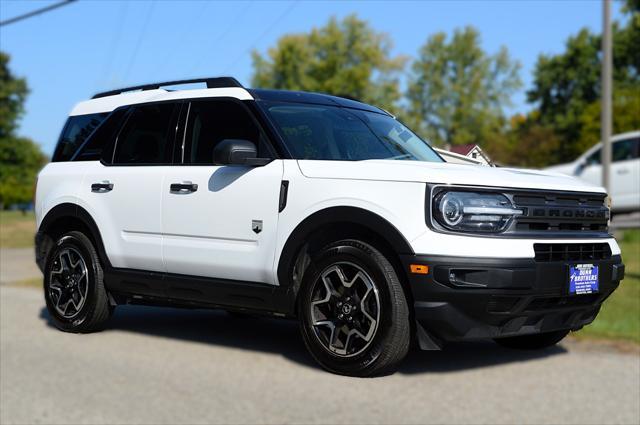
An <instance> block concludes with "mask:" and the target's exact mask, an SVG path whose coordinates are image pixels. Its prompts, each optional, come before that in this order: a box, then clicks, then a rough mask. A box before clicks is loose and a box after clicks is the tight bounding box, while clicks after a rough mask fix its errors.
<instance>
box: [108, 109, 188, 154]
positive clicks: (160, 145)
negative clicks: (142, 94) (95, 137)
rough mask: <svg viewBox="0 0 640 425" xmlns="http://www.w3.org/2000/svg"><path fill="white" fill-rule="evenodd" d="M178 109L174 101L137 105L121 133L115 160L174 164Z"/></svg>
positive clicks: (117, 142)
mask: <svg viewBox="0 0 640 425" xmlns="http://www.w3.org/2000/svg"><path fill="white" fill-rule="evenodd" d="M174 109H175V108H174V104H168V103H161V104H154V105H143V106H138V107H135V108H134V110H133V112H132V113H131V114H130V115H129V118H128V119H127V121H126V124H125V125H124V127H123V128H122V131H121V132H120V134H119V135H118V140H117V141H116V148H115V154H114V157H113V163H114V164H166V163H170V162H171V159H170V158H171V154H172V147H173V139H174V136H175V124H174V125H172V121H173V115H174V114H173V112H174ZM172 130H174V131H172Z"/></svg>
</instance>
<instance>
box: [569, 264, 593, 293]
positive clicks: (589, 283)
mask: <svg viewBox="0 0 640 425" xmlns="http://www.w3.org/2000/svg"><path fill="white" fill-rule="evenodd" d="M596 292H598V266H594V265H593V264H576V265H575V266H570V267H569V294H571V295H581V294H594V293H596Z"/></svg>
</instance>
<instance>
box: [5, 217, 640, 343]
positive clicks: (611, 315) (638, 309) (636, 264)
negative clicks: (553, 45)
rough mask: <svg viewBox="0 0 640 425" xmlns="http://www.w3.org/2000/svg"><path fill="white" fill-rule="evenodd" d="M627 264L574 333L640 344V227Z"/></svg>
mask: <svg viewBox="0 0 640 425" xmlns="http://www.w3.org/2000/svg"><path fill="white" fill-rule="evenodd" d="M34 232H35V218H34V216H33V213H32V212H30V213H27V214H26V215H23V214H22V212H20V211H0V248H27V247H31V246H33V235H34ZM618 241H619V242H620V246H621V248H622V257H623V260H624V263H625V265H626V277H625V279H624V281H622V283H621V284H620V287H619V288H618V289H617V290H616V291H615V292H614V293H613V295H612V296H611V297H610V298H609V299H608V300H607V301H606V302H605V303H604V305H603V306H602V310H601V311H600V314H599V315H598V317H597V318H596V320H595V321H594V322H593V323H592V324H591V325H589V326H586V327H585V328H584V329H582V330H581V331H579V332H577V333H575V334H574V335H575V336H576V337H578V338H599V339H616V340H627V341H632V342H635V343H637V344H640V230H638V229H635V230H626V231H624V233H622V236H620V237H618ZM19 285H20V286H32V287H39V286H41V285H42V281H41V278H39V279H36V280H29V281H25V282H19Z"/></svg>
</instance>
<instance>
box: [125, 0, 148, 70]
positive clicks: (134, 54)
mask: <svg viewBox="0 0 640 425" xmlns="http://www.w3.org/2000/svg"><path fill="white" fill-rule="evenodd" d="M153 6H155V1H154V0H151V3H149V9H147V16H146V18H145V20H144V23H143V24H142V30H141V31H140V35H139V36H138V40H137V42H136V45H135V47H134V48H133V52H132V54H131V57H130V58H129V63H128V64H127V67H126V68H125V71H124V74H123V76H122V80H123V81H127V77H128V76H129V73H130V72H131V68H133V64H134V63H135V61H136V57H137V56H138V50H139V49H140V44H141V43H142V39H143V38H144V36H145V35H146V33H147V26H148V25H149V20H150V19H151V15H152V14H153Z"/></svg>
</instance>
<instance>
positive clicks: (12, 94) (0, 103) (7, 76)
mask: <svg viewBox="0 0 640 425" xmlns="http://www.w3.org/2000/svg"><path fill="white" fill-rule="evenodd" d="M28 93H29V90H28V89H27V82H26V81H25V80H24V78H17V77H16V76H15V75H13V74H12V73H11V71H10V70H9V55H7V54H6V53H3V52H0V138H4V137H8V136H10V135H12V134H13V132H14V131H15V129H16V126H17V124H18V120H19V119H20V117H21V116H22V114H23V113H24V101H25V99H26V98H27V94H28Z"/></svg>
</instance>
